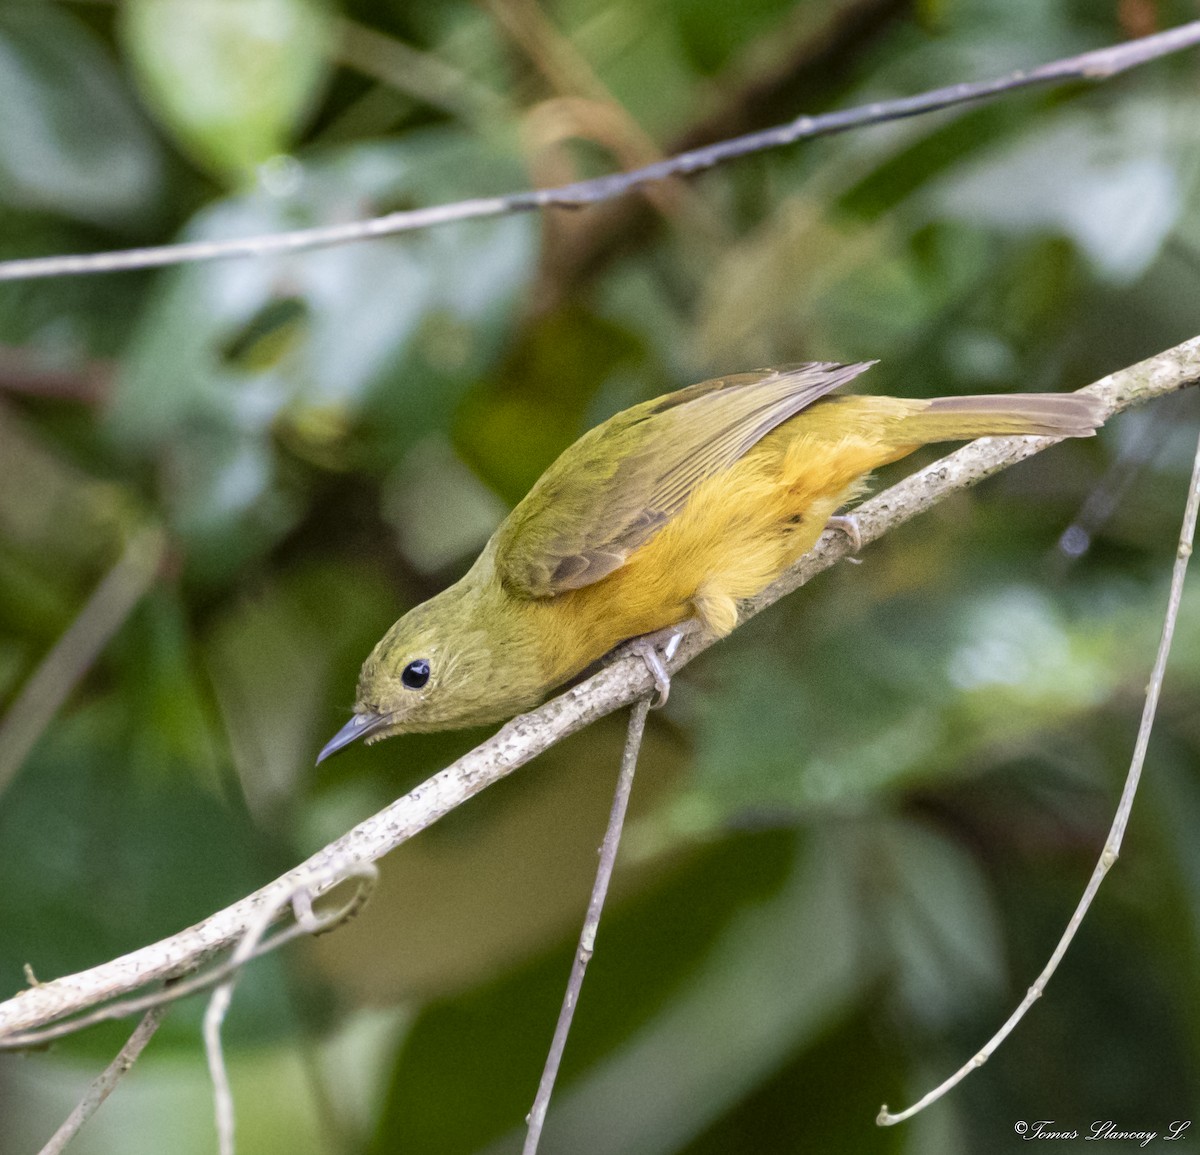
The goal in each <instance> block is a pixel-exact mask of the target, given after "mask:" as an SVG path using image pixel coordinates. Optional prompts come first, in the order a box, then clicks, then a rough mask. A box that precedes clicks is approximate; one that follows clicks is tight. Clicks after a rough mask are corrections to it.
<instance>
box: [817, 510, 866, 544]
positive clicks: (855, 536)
mask: <svg viewBox="0 0 1200 1155" xmlns="http://www.w3.org/2000/svg"><path fill="white" fill-rule="evenodd" d="M825 528H826V529H840V530H841V531H842V533H844V534H845V535H846V536H847V537H848V538H849V539H850V548H851V549H852V550H853V551H854V552H855V553H858V551H859V550H860V549H862V544H863V540H862V530H861V529H860V528H859V525H858V518H857V517H855V516H854V514H852V513H841V514H838V515H837V517H831V518H830V519H829V520H828V521H827V522H826V523H825Z"/></svg>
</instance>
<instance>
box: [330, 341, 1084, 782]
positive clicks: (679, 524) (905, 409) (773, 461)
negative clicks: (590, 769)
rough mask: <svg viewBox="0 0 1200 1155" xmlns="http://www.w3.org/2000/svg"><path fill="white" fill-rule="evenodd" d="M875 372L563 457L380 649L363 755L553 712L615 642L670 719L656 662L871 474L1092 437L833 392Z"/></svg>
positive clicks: (976, 402)
mask: <svg viewBox="0 0 1200 1155" xmlns="http://www.w3.org/2000/svg"><path fill="white" fill-rule="evenodd" d="M875 363H876V362H874V361H862V362H856V363H851V364H840V363H836V362H809V363H805V364H800V365H794V366H788V367H784V368H778V369H764V370H759V371H756V372H750V373H737V374H732V375H729V376H725V377H718V378H716V379H714V380H711V381H703V382H701V383H699V384H696V385H691V386H689V387H687V388H684V389H680V390H678V391H676V392H674V393H668V394H666V395H665V396H662V397H657V398H654V399H652V400H649V401H644V402H642V403H641V404H638V405H634V406H633V407H632V408H629V409H626V410H623V411H622V412H620V413H617V414H616V415H615V416H613V417H610V418H609V419H608V420H607V421H604V422H603V423H602V424H600V425H597V426H595V427H594V428H593V429H590V430H589V431H588V432H586V433H585V434H584V435H583V436H582V437H580V438H579V439H578V440H577V441H576V442H575V443H574V444H572V445H571V446H569V447H568V448H567V449H566V450H564V451H563V453H562V454H561V455H560V456H559V457H558V459H557V460H556V461H554V463H553V464H552V465H551V466H550V467H549V468H548V469H547V470H546V471H545V473H543V474H542V476H541V477H540V478H539V479H538V480H537V482H535V483H534V485H533V487H532V488H531V489H530V491H529V493H528V494H527V495H526V496H525V497H524V498H523V499H522V500H521V501H520V503H519V504H518V505H517V506H516V507H515V508H514V509H513V510H512V512H511V513H509V515H508V516H507V517H506V518H505V519H504V521H503V522H502V523H501V524H500V526H499V528H497V530H496V531H495V533H494V534H493V535H492V536H491V538H490V539H489V540H488V542H487V544H486V545H485V546H484V548H483V551H482V552H481V553H480V555H479V557H478V558H477V559H476V561H475V563H474V564H473V565H472V566H471V567H470V569H469V570H468V571H467V573H466V574H465V575H464V576H463V577H462V578H460V579H459V580H458V581H457V582H455V583H454V584H453V585H451V586H449V587H448V588H447V589H445V590H443V591H442V592H441V593H439V594H437V595H435V596H434V597H432V598H430V599H429V600H428V601H425V602H422V603H421V604H419V605H417V606H416V607H414V608H413V609H411V610H409V611H408V613H406V614H405V615H404V616H403V617H401V618H400V619H399V621H397V622H396V623H395V624H394V625H393V626H392V627H391V628H390V629H389V630H388V631H387V633H386V634H384V636H383V638H382V639H381V640H380V641H379V643H378V644H377V645H376V646H375V648H374V649H373V650H372V651H371V653H370V655H369V656H368V657H367V659H366V661H365V662H364V663H363V666H362V671H361V673H360V675H359V679H358V687H357V692H356V696H355V705H354V712H353V715H352V717H351V718H350V720H349V721H348V722H347V723H346V724H345V725H344V726H343V727H342V728H341V729H340V730H339V731H338V732H337V734H335V735H334V737H333V738H332V739H330V741H329V742H328V743H327V744H326V745H325V746H324V748H323V749H322V750H321V752H320V754H319V756H318V759H317V761H318V762H320V761H322V760H324V759H325V758H327V757H328V756H329V755H330V754H333V753H334V752H336V751H338V750H341V749H342V748H344V747H345V746H348V745H349V744H350V743H352V742H354V741H357V740H359V739H362V740H365V742H366V743H368V744H369V743H371V742H374V741H378V740H379V739H382V738H386V737H390V736H393V735H396V734H403V733H409V732H421V731H424V732H429V731H436V730H449V729H457V728H462V727H466V726H474V725H482V724H484V723H489V722H497V721H501V720H503V719H506V718H509V717H512V716H513V715H514V714H516V713H519V712H520V711H522V710H526V709H529V708H530V707H532V706H534V705H536V704H537V703H538V702H539V701H541V700H542V699H543V698H544V697H545V695H546V694H547V693H548V692H549V691H550V690H551V689H553V688H554V687H556V686H559V685H561V684H562V683H564V682H566V681H568V680H570V679H571V678H572V677H574V676H575V675H577V674H579V673H580V672H581V671H583V670H585V669H586V668H588V667H589V666H591V665H592V664H594V663H595V662H596V661H598V660H599V659H601V658H602V657H604V656H605V655H607V654H609V653H610V652H611V651H613V650H614V649H615V648H616V647H618V646H620V645H621V644H622V643H626V642H630V644H631V646H632V647H633V648H634V649H635V650H636V651H637V652H639V653H641V654H642V656H643V658H645V660H646V663H647V665H648V666H649V667H650V669H651V672H652V673H653V674H654V677H655V682H656V684H657V686H658V690H659V699H660V704H661V701H662V700H665V697H666V694H667V692H668V691H669V689H670V681H669V675H668V674H667V672H666V667H665V664H664V658H666V659H667V660H669V658H670V657H671V656H672V654H673V651H674V648H675V646H676V645H677V644H678V641H679V638H680V637H682V636H683V635H684V634H685V633H687V632H689V631H693V630H694V631H702V632H704V633H705V634H707V635H709V636H712V637H722V636H724V635H725V634H728V633H729V632H730V631H731V630H732V629H733V628H734V626H735V625H736V624H737V620H738V603H739V601H740V600H742V599H745V598H749V597H752V596H753V595H754V594H756V593H758V592H760V591H761V590H763V589H765V588H766V587H767V586H768V585H769V584H770V583H771V582H772V581H773V580H774V579H775V578H776V577H778V576H779V575H780V574H781V573H782V572H783V571H784V570H786V569H787V568H788V567H789V566H791V565H792V564H793V563H794V562H795V561H797V560H798V559H799V558H800V557H801V556H802V555H803V554H804V553H806V552H807V551H808V550H809V549H811V548H812V546H813V545H814V544H815V543H816V541H817V538H818V537H820V535H821V533H822V532H823V531H824V529H825V528H826V526H827V525H830V524H831V523H832V524H833V525H835V526H840V527H841V528H843V529H845V530H846V531H847V532H848V533H850V535H851V537H852V538H855V537H856V536H857V535H856V531H855V524H854V522H853V521H852V520H845V519H839V518H838V517H837V516H836V513H837V510H838V509H839V508H840V507H842V506H844V505H845V504H846V503H847V502H850V501H853V500H854V499H855V498H856V497H857V496H859V495H860V494H861V493H862V492H863V491H864V490H865V489H866V487H867V480H868V477H869V475H870V473H871V472H872V471H873V470H875V469H877V468H878V467H880V466H882V465H886V464H887V463H889V462H892V461H896V460H899V459H900V458H902V457H905V456H906V455H908V454H909V453H912V452H913V451H914V450H915V449H917V448H918V447H920V446H922V445H926V444H929V443H932V442H940V441H959V440H968V439H971V438H975V437H986V436H1008V435H1037V436H1048V437H1087V436H1090V435H1092V434H1093V433H1094V432H1095V430H1096V428H1097V427H1098V426H1099V425H1100V424H1101V423H1102V421H1103V417H1104V412H1103V408H1102V405H1101V403H1100V402H1099V400H1098V399H1096V398H1094V397H1091V396H1089V395H1087V394H1083V393H1066V394H1055V393H1014V394H1000V395H994V396H970V397H968V396H963V397H939V398H935V399H932V400H931V399H915V398H900V397H881V396H873V395H865V394H837V395H833V390H835V389H837V388H838V387H839V386H841V385H845V384H847V383H848V382H850V381H851V380H853V379H854V378H856V377H857V376H858V375H859V374H860V373H863V372H865V371H866V370H867V369H869V368H870V367H871V366H872V365H873V364H875Z"/></svg>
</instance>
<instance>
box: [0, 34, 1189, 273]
mask: <svg viewBox="0 0 1200 1155" xmlns="http://www.w3.org/2000/svg"><path fill="white" fill-rule="evenodd" d="M1196 44H1200V20H1193V21H1191V22H1189V23H1187V24H1181V25H1180V26H1179V27H1177V28H1171V29H1168V30H1167V31H1166V32H1159V33H1157V34H1156V35H1154V36H1146V37H1144V38H1143V39H1141V40H1131V41H1129V42H1128V43H1125V44H1117V45H1111V46H1109V47H1107V48H1099V49H1096V50H1094V51H1092V52H1084V53H1080V54H1079V55H1078V56H1070V57H1067V58H1065V59H1063V60H1055V61H1052V62H1050V63H1048V64H1042V65H1039V66H1038V67H1036V68H1031V69H1021V70H1019V71H1016V72H1012V73H1009V74H1008V75H1007V76H1002V77H997V78H994V79H992V80H979V81H970V82H967V83H962V84H951V85H948V86H946V87H944V88H935V89H932V90H931V91H929V92H924V93H920V94H918V95H916V96H908V97H902V98H900V99H898V100H885V101H876V102H873V103H871V104H866V105H862V106H860V107H858V108H849V109H843V110H841V111H838V112H831V113H826V114H824V115H821V116H800V117H797V118H796V119H795V120H793V121H790V122H789V123H787V124H782V125H778V126H776V127H774V128H767V129H763V130H762V131H759V132H751V133H747V134H745V135H744V136H737V137H733V138H731V139H729V140H723V141H718V142H717V143H716V144H712V145H706V146H705V147H704V148H697V149H693V150H691V151H688V152H683V153H679V154H677V155H676V156H673V157H668V158H667V159H665V160H661V161H656V162H655V163H654V164H649V165H646V166H644V167H643V168H639V169H635V170H633V171H631V172H624V173H611V174H609V175H608V176H603V177H598V178H596V179H594V180H585V181H575V182H573V183H571V184H567V185H562V186H560V187H558V188H550V189H536V190H530V191H527V192H519V193H513V194H510V195H508V196H499V197H483V198H479V199H473V200H465V201H457V202H454V203H452V204H445V205H434V206H431V207H429V208H421V209H412V210H408V211H405V212H396V213H389V214H387V215H385V216H382V217H374V218H372V219H370V220H365V221H352V222H348V223H345V224H337V225H325V226H320V227H317V228H312V229H297V230H295V231H293V232H286V233H272V234H269V235H263V236H253V237H242V238H238V239H233V240H224V241H185V242H183V243H180V244H173V245H161V246H155V247H151V248H142V249H125V250H118V251H114V252H107V253H93V254H81V255H72V256H61V257H32V258H26V259H18V260H11V261H3V262H0V281H17V280H30V279H32V278H35V277H58V276H67V275H82V274H86V273H111V272H117V271H121V270H128V269H151V268H161V267H162V266H164V265H179V264H186V263H192V262H196V261H211V260H216V259H218V258H223V257H264V256H268V255H270V254H272V253H293V252H298V251H300V250H303V249H312V248H317V247H320V246H323V245H333V244H344V243H347V242H349V241H362V240H369V239H372V238H375V237H384V236H393V235H395V234H396V233H403V232H411V231H413V230H414V229H427V228H432V227H434V226H436V225H443V224H449V223H451V222H453V221H465V220H477V219H479V218H480V217H494V216H501V215H504V214H508V213H519V212H531V211H533V210H535V209H543V208H547V207H549V206H551V205H557V206H560V207H564V208H581V207H583V206H585V205H592V204H598V203H599V202H601V201H607V200H612V199H613V198H614V197H617V196H621V195H623V194H625V193H627V192H629V191H630V190H632V189H635V188H638V187H640V186H641V185H645V184H649V183H651V182H652V181H660V180H663V179H664V178H666V177H670V176H689V175H691V174H692V173H696V172H701V171H703V170H704V169H709V168H712V167H714V166H715V165H718V164H723V163H724V162H725V161H729V160H733V159H735V158H737V157H743V156H748V155H750V154H751V153H756V152H762V151H764V150H766V149H772V148H782V147H784V146H786V145H789V144H795V143H796V142H797V141H800V140H811V139H812V138H813V137H818V136H830V135H832V134H834V133H839V132H846V131H847V130H849V129H853V128H861V127H863V126H864V125H869V124H883V123H885V122H887V121H892V120H902V119H905V118H907V117H910V116H919V115H922V114H923V113H927V112H936V111H938V110H940V109H945V108H951V107H953V106H954V105H958V104H966V103H969V102H972V101H977V100H985V99H987V98H989V97H992V96H998V95H1000V94H1001V93H1005V92H1014V91H1016V90H1017V89H1021V88H1029V87H1032V86H1034V85H1039V84H1052V83H1058V82H1061V81H1065V80H1083V81H1101V80H1107V79H1109V78H1110V77H1112V76H1115V75H1117V74H1118V73H1120V72H1124V71H1126V70H1128V69H1130V68H1135V67H1137V66H1138V65H1141V64H1145V63H1147V62H1148V61H1150V60H1156V59H1158V58H1159V57H1162V56H1167V55H1170V54H1171V53H1173V52H1180V51H1182V50H1183V49H1185V48H1191V47H1193V46H1194V45H1196Z"/></svg>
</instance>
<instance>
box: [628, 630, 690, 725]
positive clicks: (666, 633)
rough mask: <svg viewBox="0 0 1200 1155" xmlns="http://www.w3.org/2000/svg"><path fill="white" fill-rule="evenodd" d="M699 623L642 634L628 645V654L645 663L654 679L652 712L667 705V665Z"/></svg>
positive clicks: (669, 681) (668, 692)
mask: <svg viewBox="0 0 1200 1155" xmlns="http://www.w3.org/2000/svg"><path fill="white" fill-rule="evenodd" d="M699 628H700V623H699V622H698V621H696V619H695V618H688V619H687V621H683V622H678V623H677V624H676V625H673V626H664V627H663V628H662V629H661V630H655V631H654V632H653V633H650V634H642V636H641V637H640V638H634V639H633V640H632V641H630V642H629V643H628V645H629V652H630V653H633V654H637V655H638V656H639V657H640V658H641V659H642V661H643V662H645V663H646V669H648V670H649V671H650V674H651V676H652V677H653V678H654V688H655V689H656V690H657V691H658V696H657V698H655V700H654V701H653V702H652V703H651V705H650V708H651V709H652V710H659V709H661V708H662V707H663V706H665V705H666V704H667V699H668V698H669V697H670V696H671V672H670V670H668V669H667V663H668V662H669V661H670V660H671V659H672V658H673V657H674V656H675V655H676V653H678V651H679V643H680V642H682V641H683V639H684V638H685V637H687V635H688V634H691V633H695V631H696V630H698V629H699Z"/></svg>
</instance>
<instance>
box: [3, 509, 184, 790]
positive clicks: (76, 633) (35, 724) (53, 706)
mask: <svg viewBox="0 0 1200 1155" xmlns="http://www.w3.org/2000/svg"><path fill="white" fill-rule="evenodd" d="M165 549H166V538H165V537H164V535H163V532H162V530H161V529H159V528H158V527H157V526H151V527H149V528H146V529H142V530H141V531H139V532H138V533H136V534H135V535H134V536H133V537H132V538H131V539H130V541H129V544H128V545H127V546H126V547H125V551H124V553H122V554H121V556H120V558H119V559H118V561H117V564H116V565H114V566H113V567H112V569H111V570H109V571H108V573H107V574H105V575H104V578H103V580H102V581H101V582H100V584H99V585H98V586H97V587H96V589H95V590H94V591H93V593H92V595H91V597H89V598H88V600H87V602H86V603H85V604H84V607H83V609H82V610H80V612H79V615H78V617H76V619H75V620H74V621H73V622H72V623H71V625H70V627H69V628H68V629H67V630H66V632H65V633H64V634H63V635H62V637H61V638H59V639H58V641H57V642H55V643H54V647H53V648H52V649H51V650H50V652H49V653H48V654H47V655H46V656H45V658H44V659H43V660H42V662H41V664H40V665H39V666H38V668H37V669H36V670H34V672H33V674H31V675H30V677H29V679H28V680H27V681H26V682H25V685H24V686H22V687H21V692H20V693H19V694H18V695H17V696H16V698H15V699H14V701H13V703H12V705H11V706H10V707H9V708H8V712H7V713H6V714H5V715H4V717H3V718H0V794H2V793H3V792H4V791H5V789H7V787H8V784H9V782H11V781H12V779H13V776H14V775H15V774H16V772H17V771H18V770H19V769H20V767H21V763H22V762H24V761H25V756H26V755H27V754H28V753H29V751H30V750H31V749H32V748H33V745H34V743H35V742H36V741H37V740H38V738H40V737H41V735H42V732H43V731H44V730H45V729H46V727H47V726H48V725H50V722H51V721H52V719H53V718H54V715H55V714H56V713H57V712H58V708H59V707H60V706H61V705H62V704H63V702H64V701H65V700H66V697H67V695H68V694H69V693H70V692H71V691H72V690H73V689H74V688H75V683H76V682H78V681H79V679H80V678H81V677H82V676H83V675H84V674H85V673H86V672H87V670H88V668H89V667H90V666H91V664H92V663H93V662H94V661H95V660H96V655H97V654H99V653H100V651H101V650H102V649H104V647H105V646H106V645H107V644H108V641H109V639H110V638H111V637H112V636H113V634H115V633H116V632H117V630H119V629H120V628H121V626H122V625H123V624H124V623H125V620H126V618H128V617H129V615H130V614H131V613H132V612H133V610H134V608H135V607H136V606H137V604H138V602H140V601H141V600H142V597H143V595H144V594H145V593H146V591H147V590H148V589H149V588H150V586H151V584H152V583H153V581H154V577H155V575H156V574H157V573H158V569H159V566H160V565H161V564H162V559H163V554H164V552H165Z"/></svg>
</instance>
